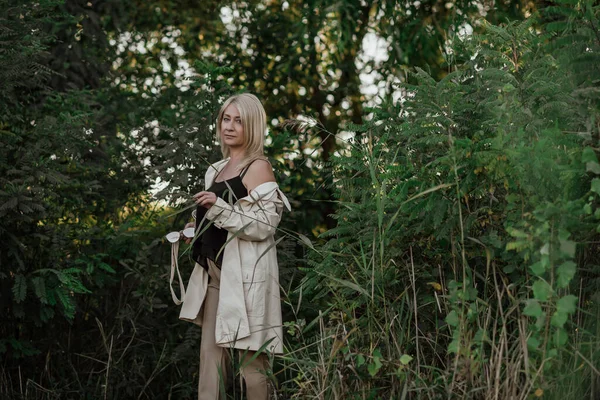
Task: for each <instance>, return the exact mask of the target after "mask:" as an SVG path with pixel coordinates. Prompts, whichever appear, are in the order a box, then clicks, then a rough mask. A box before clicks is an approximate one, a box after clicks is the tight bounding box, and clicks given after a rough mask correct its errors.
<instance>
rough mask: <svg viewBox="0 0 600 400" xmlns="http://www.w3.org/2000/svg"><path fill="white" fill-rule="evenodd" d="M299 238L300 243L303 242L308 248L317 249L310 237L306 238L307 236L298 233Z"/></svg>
mask: <svg viewBox="0 0 600 400" xmlns="http://www.w3.org/2000/svg"><path fill="white" fill-rule="evenodd" d="M298 238H300V241H302V243H304V244H305V245H306V246H308V247H309V248H311V249H313V250H314V249H315V247H314V246H313V244H312V242H311V241H310V239H309V238H308V237H306V236H305V235H303V234H301V233H298Z"/></svg>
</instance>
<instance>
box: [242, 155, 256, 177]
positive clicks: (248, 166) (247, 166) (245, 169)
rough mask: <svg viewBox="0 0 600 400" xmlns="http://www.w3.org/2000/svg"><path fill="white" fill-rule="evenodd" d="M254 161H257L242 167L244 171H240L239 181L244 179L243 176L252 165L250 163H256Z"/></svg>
mask: <svg viewBox="0 0 600 400" xmlns="http://www.w3.org/2000/svg"><path fill="white" fill-rule="evenodd" d="M256 160H257V159H254V160H252V162H251V163H249V164H248V165H246V166H245V167H244V169H243V170H242V172H241V173H240V179H243V178H244V175H246V172H248V169H250V166H251V165H252V163H253V162H254V161H256Z"/></svg>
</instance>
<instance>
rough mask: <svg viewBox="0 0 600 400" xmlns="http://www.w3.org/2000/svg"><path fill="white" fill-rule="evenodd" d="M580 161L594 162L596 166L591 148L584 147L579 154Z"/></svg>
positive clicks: (596, 160) (596, 158) (594, 153)
mask: <svg viewBox="0 0 600 400" xmlns="http://www.w3.org/2000/svg"><path fill="white" fill-rule="evenodd" d="M581 161H582V162H594V163H596V164H598V157H596V152H595V151H594V149H592V148H591V147H586V148H584V149H583V151H582V152H581Z"/></svg>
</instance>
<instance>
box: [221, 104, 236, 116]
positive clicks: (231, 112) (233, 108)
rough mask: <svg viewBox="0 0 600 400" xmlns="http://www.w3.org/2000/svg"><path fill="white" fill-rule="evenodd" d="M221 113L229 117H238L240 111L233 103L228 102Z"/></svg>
mask: <svg viewBox="0 0 600 400" xmlns="http://www.w3.org/2000/svg"><path fill="white" fill-rule="evenodd" d="M223 115H228V116H230V117H239V116H240V112H239V110H238V108H237V107H236V106H235V105H234V104H230V105H228V106H227V108H226V109H225V111H223Z"/></svg>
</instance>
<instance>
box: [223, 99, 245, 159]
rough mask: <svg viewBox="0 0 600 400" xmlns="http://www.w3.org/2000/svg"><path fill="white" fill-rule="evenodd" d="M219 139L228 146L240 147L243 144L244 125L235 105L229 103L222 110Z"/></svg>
mask: <svg viewBox="0 0 600 400" xmlns="http://www.w3.org/2000/svg"><path fill="white" fill-rule="evenodd" d="M220 134H221V141H222V143H224V144H226V145H227V146H229V148H230V149H231V148H236V147H241V146H243V145H244V126H243V125H242V118H241V117H240V112H239V111H238V109H237V107H236V106H234V105H233V104H230V105H229V106H228V107H227V108H226V109H225V112H223V119H222V120H221V132H220Z"/></svg>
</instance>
